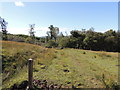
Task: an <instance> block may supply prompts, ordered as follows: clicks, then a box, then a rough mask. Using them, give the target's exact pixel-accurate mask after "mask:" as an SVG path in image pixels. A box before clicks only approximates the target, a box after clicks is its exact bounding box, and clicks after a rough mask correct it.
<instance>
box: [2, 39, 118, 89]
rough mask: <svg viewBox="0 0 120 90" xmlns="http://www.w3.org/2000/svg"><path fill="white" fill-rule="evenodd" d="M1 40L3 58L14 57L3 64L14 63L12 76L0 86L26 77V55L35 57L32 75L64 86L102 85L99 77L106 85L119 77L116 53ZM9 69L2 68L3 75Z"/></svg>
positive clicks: (99, 86) (109, 84)
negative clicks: (59, 48)
mask: <svg viewBox="0 0 120 90" xmlns="http://www.w3.org/2000/svg"><path fill="white" fill-rule="evenodd" d="M2 44H3V49H2V51H3V53H2V55H3V56H4V57H6V58H5V60H6V61H7V60H8V61H9V59H11V58H7V57H10V56H11V57H12V59H13V58H14V59H15V60H14V62H13V61H12V60H11V61H9V62H11V63H10V64H11V65H6V67H5V68H7V69H9V68H13V66H14V65H16V69H14V71H15V73H12V72H11V74H12V76H11V75H8V76H7V77H6V79H5V81H4V82H3V84H4V85H3V87H10V86H11V85H13V84H14V83H20V82H21V81H23V80H27V76H28V74H27V64H24V63H27V60H28V59H29V58H34V72H33V74H34V79H40V80H47V81H49V82H50V83H51V82H54V83H57V84H63V86H64V87H71V86H72V85H74V86H75V87H77V88H103V87H105V85H104V83H103V81H102V80H104V81H105V83H106V85H108V86H112V84H114V83H116V82H117V80H118V78H117V77H118V66H117V65H118V53H113V52H100V51H99V52H95V51H89V50H78V49H62V50H57V49H46V48H43V47H40V46H37V45H32V44H26V43H17V42H5V41H4V42H2ZM26 52H27V54H26ZM28 52H29V53H28ZM16 53H19V54H17V55H16ZM19 58H20V59H19ZM22 61H23V63H22ZM25 61H26V62H25ZM13 63H14V65H12V64H13ZM5 64H6V63H5ZM19 67H20V68H19ZM5 70H6V69H5ZM5 70H4V71H5ZM8 73H10V69H9V70H8V71H7V72H3V74H4V75H7V74H8ZM103 75H104V79H103Z"/></svg>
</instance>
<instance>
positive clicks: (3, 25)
mask: <svg viewBox="0 0 120 90" xmlns="http://www.w3.org/2000/svg"><path fill="white" fill-rule="evenodd" d="M0 24H1V29H2V39H3V40H7V24H8V22H6V21H5V20H4V19H3V18H1V17H0Z"/></svg>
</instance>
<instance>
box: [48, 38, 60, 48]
mask: <svg viewBox="0 0 120 90" xmlns="http://www.w3.org/2000/svg"><path fill="white" fill-rule="evenodd" d="M57 46H58V44H57V43H56V42H55V41H54V40H50V41H49V42H48V43H47V44H46V47H47V48H52V47H57Z"/></svg>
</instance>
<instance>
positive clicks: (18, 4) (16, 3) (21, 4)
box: [15, 1, 24, 7]
mask: <svg viewBox="0 0 120 90" xmlns="http://www.w3.org/2000/svg"><path fill="white" fill-rule="evenodd" d="M15 5H16V6H18V7H24V4H23V3H22V2H21V1H15Z"/></svg>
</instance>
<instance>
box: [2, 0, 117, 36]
mask: <svg viewBox="0 0 120 90" xmlns="http://www.w3.org/2000/svg"><path fill="white" fill-rule="evenodd" d="M0 16H1V17H2V18H4V19H5V20H6V21H7V22H8V25H7V30H8V33H12V34H26V35H29V33H28V31H29V24H35V32H36V33H35V35H36V36H39V37H40V36H46V32H47V31H49V29H48V27H49V26H50V25H53V26H54V27H59V29H60V32H63V34H64V35H66V33H65V32H67V33H68V34H70V31H71V30H81V29H86V30H88V29H89V28H91V27H94V30H95V31H97V32H105V31H107V30H109V29H113V30H118V3H117V2H21V1H17V2H1V3H0Z"/></svg>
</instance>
